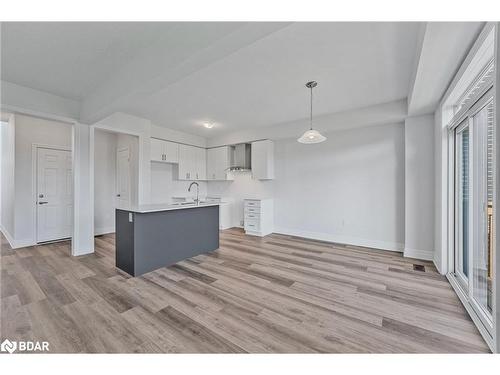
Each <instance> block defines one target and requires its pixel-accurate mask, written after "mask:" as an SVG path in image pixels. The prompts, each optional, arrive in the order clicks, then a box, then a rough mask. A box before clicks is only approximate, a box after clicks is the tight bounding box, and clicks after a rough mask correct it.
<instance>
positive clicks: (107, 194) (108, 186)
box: [94, 130, 117, 235]
mask: <svg viewBox="0 0 500 375" xmlns="http://www.w3.org/2000/svg"><path fill="white" fill-rule="evenodd" d="M116 145H117V134H116V133H111V132H106V131H102V130H96V132H95V139H94V231H95V234H96V235H98V234H103V233H111V232H114V231H115V199H116Z"/></svg>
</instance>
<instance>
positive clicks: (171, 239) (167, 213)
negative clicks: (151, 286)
mask: <svg viewBox="0 0 500 375" xmlns="http://www.w3.org/2000/svg"><path fill="white" fill-rule="evenodd" d="M218 248H219V203H200V204H195V203H188V204H181V203H177V204H166V205H142V206H130V207H120V208H117V209H116V267H118V268H119V269H121V270H122V271H125V272H126V273H128V274H129V275H132V276H140V275H142V274H144V273H147V272H150V271H154V270H155V269H158V268H161V267H165V266H169V265H172V264H174V263H177V262H179V261H181V260H183V259H187V258H190V257H193V256H196V255H198V254H202V253H206V252H209V251H213V250H216V249H218Z"/></svg>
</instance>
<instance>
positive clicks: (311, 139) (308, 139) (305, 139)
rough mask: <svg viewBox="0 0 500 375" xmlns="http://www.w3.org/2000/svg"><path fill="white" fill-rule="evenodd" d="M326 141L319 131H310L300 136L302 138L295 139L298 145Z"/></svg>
mask: <svg viewBox="0 0 500 375" xmlns="http://www.w3.org/2000/svg"><path fill="white" fill-rule="evenodd" d="M325 140H326V137H325V136H323V135H321V134H320V132H319V131H317V130H314V129H310V130H308V131H306V132H305V133H304V134H302V137H300V138H299V139H297V141H299V142H300V143H308V144H310V143H320V142H323V141H325Z"/></svg>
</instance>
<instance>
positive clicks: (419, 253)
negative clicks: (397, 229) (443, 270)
mask: <svg viewBox="0 0 500 375" xmlns="http://www.w3.org/2000/svg"><path fill="white" fill-rule="evenodd" d="M403 256H404V257H405V258H414V259H421V260H430V261H432V262H434V251H432V250H420V249H412V248H409V247H405V249H404V252H403ZM436 268H437V267H436Z"/></svg>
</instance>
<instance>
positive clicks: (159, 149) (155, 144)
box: [150, 138, 163, 161]
mask: <svg viewBox="0 0 500 375" xmlns="http://www.w3.org/2000/svg"><path fill="white" fill-rule="evenodd" d="M150 151H151V161H163V141H162V140H160V139H156V138H151V150H150Z"/></svg>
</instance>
